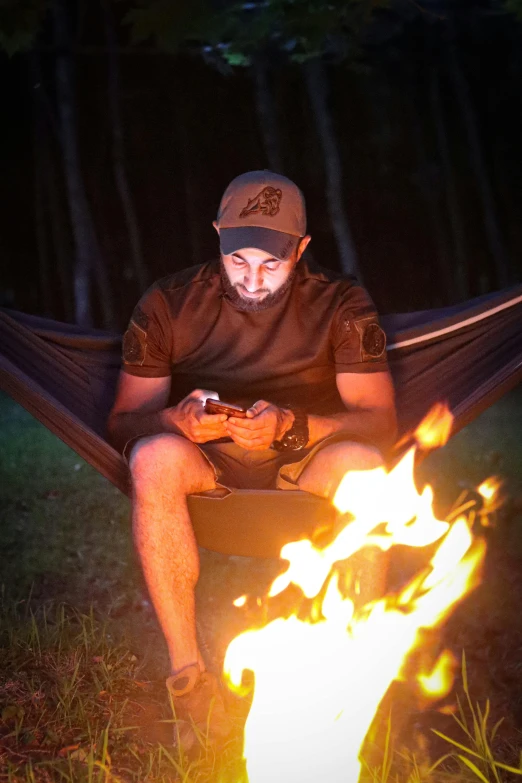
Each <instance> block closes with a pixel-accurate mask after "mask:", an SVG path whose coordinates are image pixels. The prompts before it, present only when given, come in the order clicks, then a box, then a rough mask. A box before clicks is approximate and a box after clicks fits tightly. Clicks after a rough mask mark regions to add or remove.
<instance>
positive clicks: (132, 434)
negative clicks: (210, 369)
mask: <svg viewBox="0 0 522 783" xmlns="http://www.w3.org/2000/svg"><path fill="white" fill-rule="evenodd" d="M170 384H171V378H170V376H168V377H162V378H143V377H138V376H135V375H130V374H129V373H126V372H123V371H122V372H121V373H120V380H119V384H118V391H117V394H116V400H115V402H114V405H113V408H112V411H111V413H110V415H109V419H108V422H107V434H108V437H109V441H110V442H111V443H112V445H113V446H114V448H116V449H118V451H123V449H124V447H125V444H126V443H128V441H129V440H131V439H132V438H137V437H140V436H142V435H143V436H145V435H158V434H159V433H161V432H173V433H175V434H176V435H181V436H182V437H184V438H187V439H188V440H190V441H192V442H193V443H206V442H207V441H209V440H215V439H216V438H222V437H224V436H226V435H227V432H226V431H225V429H224V426H223V425H224V422H225V421H226V416H224V415H222V414H210V413H205V408H204V402H205V400H206V399H207V397H217V398H219V395H218V394H217V392H213V391H210V390H208V389H194V391H192V392H190V394H187V396H186V397H185V398H184V399H183V400H181V401H180V402H179V403H178V404H177V405H174V406H172V407H165V406H166V405H167V402H168V399H169V394H170Z"/></svg>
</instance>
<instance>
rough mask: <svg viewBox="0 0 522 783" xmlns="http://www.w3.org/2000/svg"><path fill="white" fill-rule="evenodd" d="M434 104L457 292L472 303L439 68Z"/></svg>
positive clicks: (433, 72) (432, 85) (434, 74)
mask: <svg viewBox="0 0 522 783" xmlns="http://www.w3.org/2000/svg"><path fill="white" fill-rule="evenodd" d="M430 100H431V109H432V114H433V122H434V124H435V133H436V138H437V147H438V153H439V157H440V161H441V164H442V172H443V176H444V188H445V192H446V202H447V205H448V213H449V220H450V226H451V234H452V238H453V247H454V250H455V267H456V268H455V272H456V273H455V291H456V294H457V297H458V299H459V300H461V301H462V300H464V299H468V298H469V295H470V286H469V275H468V265H467V259H466V245H465V231H464V223H463V220H462V212H461V209H460V204H459V198H458V194H457V186H456V184H455V177H454V176H453V168H452V165H451V157H450V151H449V142H448V134H447V130H446V123H445V121H444V113H443V109H442V104H441V100H440V79H439V74H438V71H437V70H436V69H435V68H432V69H431V83H430Z"/></svg>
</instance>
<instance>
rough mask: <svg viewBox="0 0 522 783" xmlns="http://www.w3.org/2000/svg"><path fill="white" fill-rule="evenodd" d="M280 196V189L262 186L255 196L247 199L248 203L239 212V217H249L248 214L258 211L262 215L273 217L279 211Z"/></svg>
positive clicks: (281, 194)
mask: <svg viewBox="0 0 522 783" xmlns="http://www.w3.org/2000/svg"><path fill="white" fill-rule="evenodd" d="M282 196H283V191H282V190H279V188H278V189H277V190H276V188H272V187H271V186H270V185H268V186H267V187H266V188H263V190H262V191H260V192H259V193H258V194H257V196H254V198H249V199H248V203H247V205H246V207H243V209H242V210H241V212H240V213H239V217H240V218H246V217H250V215H256V214H257V213H258V212H261V214H262V215H268V216H269V217H275V215H277V213H278V212H279V205H280V203H281V198H282Z"/></svg>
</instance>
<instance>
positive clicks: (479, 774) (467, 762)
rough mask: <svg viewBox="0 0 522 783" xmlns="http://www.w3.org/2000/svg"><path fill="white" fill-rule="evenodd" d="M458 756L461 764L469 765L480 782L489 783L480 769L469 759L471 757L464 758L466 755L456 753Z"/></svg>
mask: <svg viewBox="0 0 522 783" xmlns="http://www.w3.org/2000/svg"><path fill="white" fill-rule="evenodd" d="M458 758H459V759H460V760H461V761H462V763H463V764H465V765H466V766H467V767H469V769H470V770H471V771H472V772H473V774H474V775H476V776H477V777H478V779H479V780H481V781H482V783H489V780H488V779H487V778H485V777H484V775H483V774H482V772H481V771H480V769H479V768H478V767H477V766H476V765H475V764H474V763H473V762H472V761H471V759H468V758H466V756H461V755H460V754H459V755H458Z"/></svg>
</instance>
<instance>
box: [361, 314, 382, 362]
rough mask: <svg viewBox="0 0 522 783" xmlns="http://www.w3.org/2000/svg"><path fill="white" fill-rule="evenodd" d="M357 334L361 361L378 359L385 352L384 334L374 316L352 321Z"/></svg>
mask: <svg viewBox="0 0 522 783" xmlns="http://www.w3.org/2000/svg"><path fill="white" fill-rule="evenodd" d="M354 324H355V328H356V329H357V332H358V334H359V344H360V351H361V361H362V362H367V361H372V359H380V358H381V356H382V355H383V354H384V352H385V350H386V334H385V333H384V331H383V330H382V329H381V327H380V326H379V322H378V320H377V318H376V316H374V315H370V316H368V317H366V318H358V319H357V320H356V321H354Z"/></svg>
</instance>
